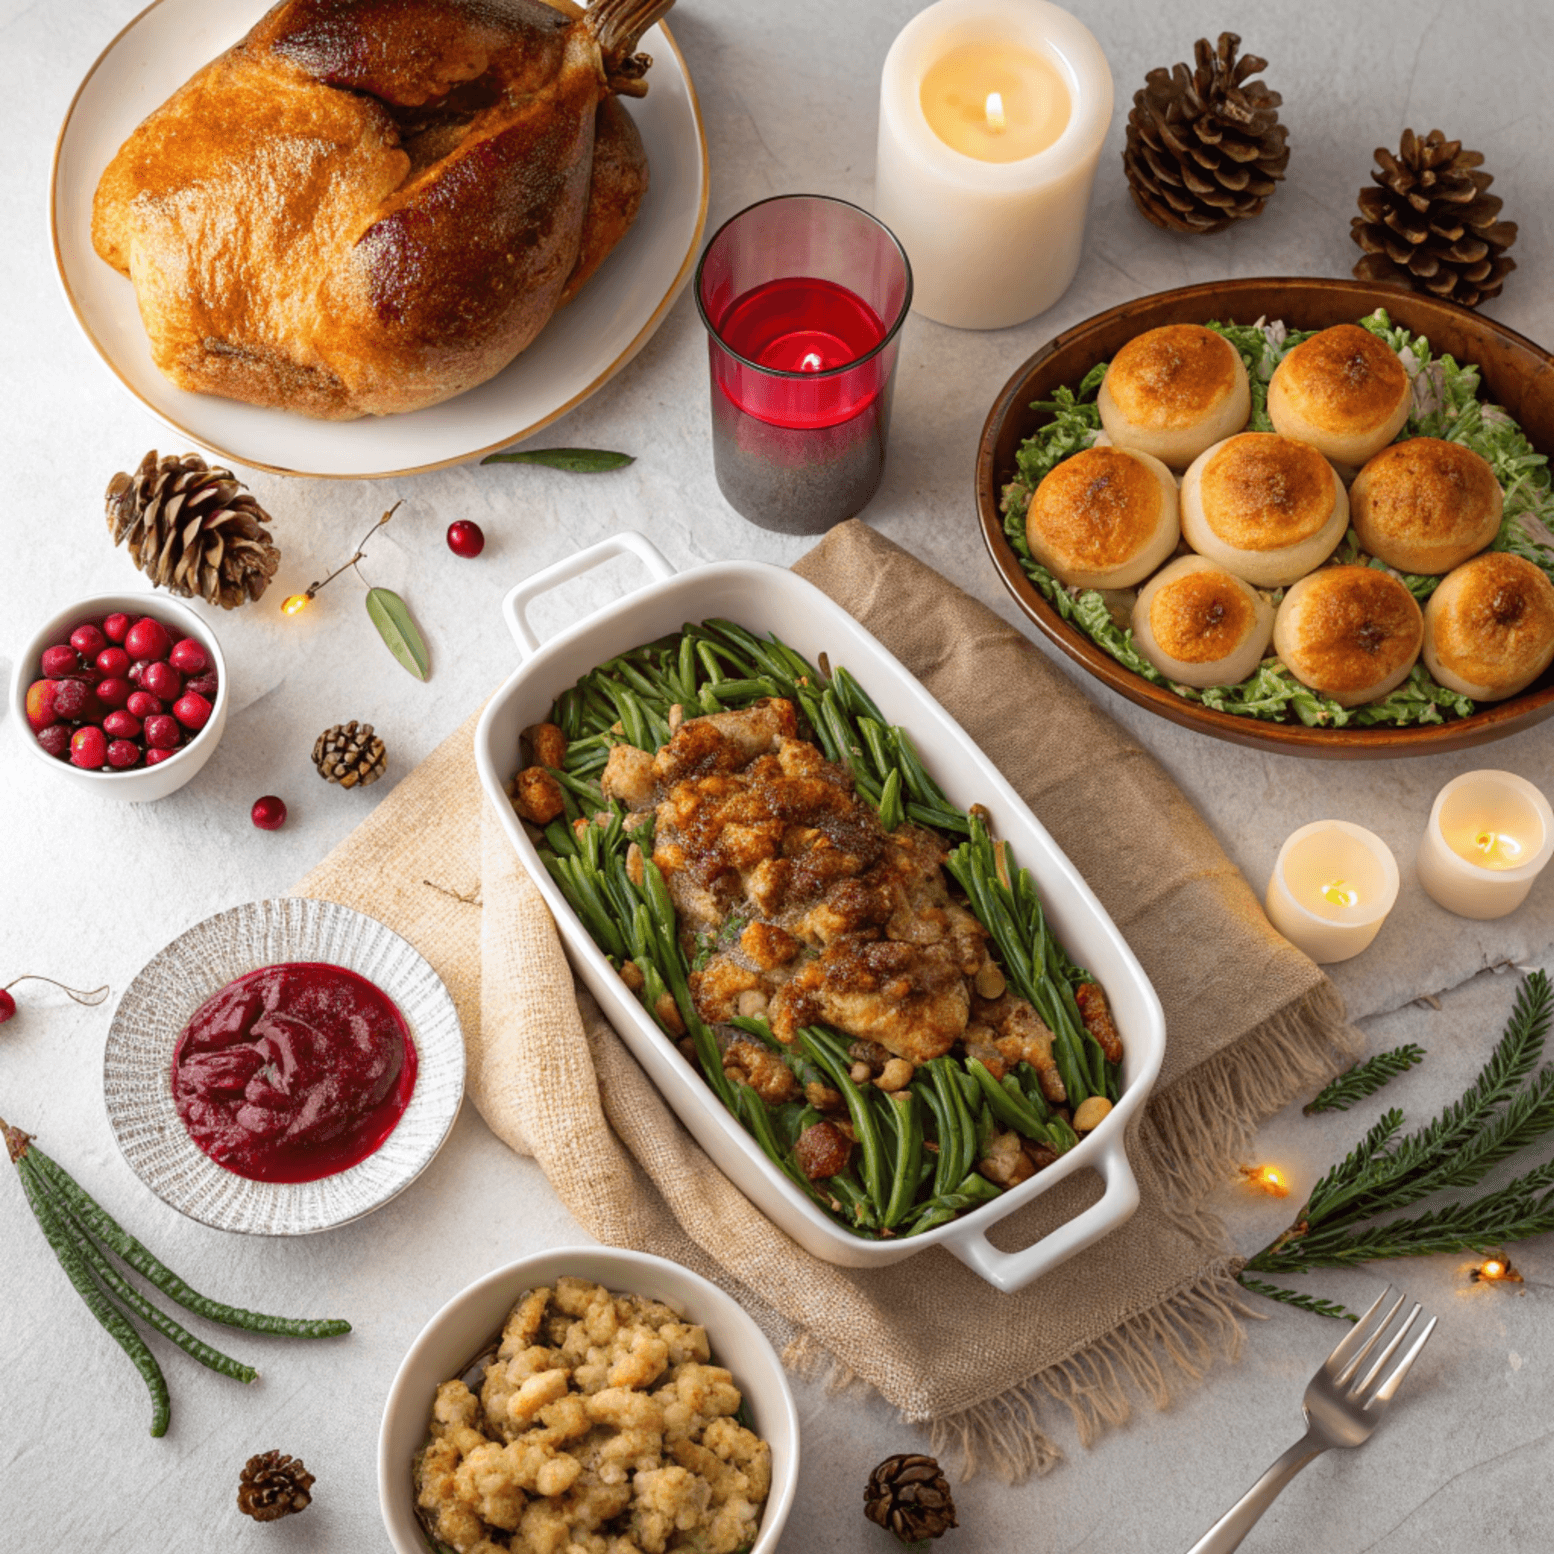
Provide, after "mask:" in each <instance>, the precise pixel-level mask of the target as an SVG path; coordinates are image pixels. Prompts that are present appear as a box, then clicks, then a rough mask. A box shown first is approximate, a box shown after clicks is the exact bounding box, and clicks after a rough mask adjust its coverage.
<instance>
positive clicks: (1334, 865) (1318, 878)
mask: <svg viewBox="0 0 1554 1554" xmlns="http://www.w3.org/2000/svg"><path fill="white" fill-rule="evenodd" d="M1397 896H1398V866H1397V860H1396V859H1395V858H1394V857H1393V856H1392V851H1391V849H1390V848H1389V847H1388V846H1387V844H1386V843H1385V842H1384V841H1382V839H1381V838H1380V837H1379V836H1377V835H1376V834H1375V833H1374V832H1372V831H1367V830H1366V829H1365V828H1364V827H1363V826H1356V825H1351V824H1350V823H1349V822H1348V821H1347V820H1317V821H1314V822H1313V823H1312V824H1311V825H1309V826H1302V827H1301V828H1300V829H1299V830H1298V831H1296V832H1294V833H1293V834H1292V835H1291V836H1290V837H1289V839H1288V840H1287V841H1286V842H1285V844H1284V846H1283V847H1281V848H1280V849H1279V857H1278V860H1277V862H1276V863H1275V864H1274V866H1273V876H1272V877H1271V878H1270V879H1269V881H1268V895H1267V899H1266V902H1265V905H1266V907H1267V910H1268V919H1269V921H1270V922H1271V923H1272V924H1273V926H1274V927H1275V928H1277V929H1278V930H1279V932H1280V933H1282V934H1283V935H1284V937H1285V938H1286V939H1288V940H1289V941H1290V943H1291V944H1293V945H1294V946H1295V947H1296V948H1297V949H1300V950H1304V951H1305V952H1306V954H1307V955H1309V956H1310V957H1311V958H1312V960H1314V961H1315V962H1316V963H1317V964H1318V965H1319V966H1330V965H1332V964H1333V963H1334V962H1336V961H1341V960H1348V959H1349V958H1350V957H1351V956H1354V955H1358V954H1359V953H1360V951H1361V950H1363V949H1365V948H1366V947H1367V946H1368V945H1369V944H1370V942H1371V940H1372V939H1374V938H1375V937H1376V935H1377V933H1378V932H1379V931H1380V929H1381V925H1382V923H1384V922H1385V921H1386V917H1387V913H1388V912H1390V911H1391V910H1392V905H1393V903H1394V902H1395V901H1396V900H1397Z"/></svg>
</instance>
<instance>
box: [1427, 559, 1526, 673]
mask: <svg viewBox="0 0 1554 1554" xmlns="http://www.w3.org/2000/svg"><path fill="white" fill-rule="evenodd" d="M1424 632H1425V634H1424V660H1425V664H1426V666H1427V667H1428V668H1429V670H1430V673H1431V674H1433V675H1434V676H1435V678H1436V679H1437V680H1439V681H1440V682H1441V684H1442V685H1444V686H1446V687H1447V688H1448V689H1449V690H1453V691H1459V692H1461V694H1462V695H1464V696H1471V697H1472V698H1473V699H1474V701H1503V700H1504V699H1505V698H1506V697H1507V696H1514V695H1515V694H1516V693H1517V692H1518V691H1520V690H1525V689H1526V687H1527V686H1529V685H1531V684H1532V682H1533V681H1534V680H1536V679H1537V678H1538V676H1539V675H1540V674H1542V673H1543V671H1544V670H1545V669H1547V668H1548V667H1549V665H1550V663H1554V583H1551V582H1550V581H1549V579H1548V574H1547V573H1546V572H1545V571H1544V570H1543V568H1542V567H1540V566H1538V565H1537V564H1536V563H1535V562H1531V561H1528V560H1526V559H1525V558H1524V557H1522V556H1512V555H1509V554H1508V553H1507V552H1505V551H1498V550H1492V551H1488V552H1486V553H1485V554H1484V555H1482V556H1476V557H1475V558H1474V559H1473V560H1472V561H1465V562H1464V563H1463V564H1462V565H1461V566H1460V567H1458V568H1457V570H1456V571H1455V572H1452V573H1451V574H1450V575H1449V576H1447V577H1446V578H1445V579H1444V580H1443V581H1442V582H1441V585H1440V587H1439V588H1437V589H1436V590H1435V592H1434V593H1433V594H1431V595H1430V602H1429V603H1428V604H1427V605H1426V606H1425V616H1424Z"/></svg>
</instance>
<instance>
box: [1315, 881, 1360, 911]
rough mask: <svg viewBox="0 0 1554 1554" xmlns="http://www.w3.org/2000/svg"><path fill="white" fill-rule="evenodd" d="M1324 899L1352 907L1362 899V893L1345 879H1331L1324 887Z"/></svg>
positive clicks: (1337, 904) (1334, 903)
mask: <svg viewBox="0 0 1554 1554" xmlns="http://www.w3.org/2000/svg"><path fill="white" fill-rule="evenodd" d="M1322 899H1323V900H1324V901H1329V902H1331V903H1332V904H1333V905H1334V906H1341V907H1352V906H1354V905H1356V904H1357V903H1358V901H1359V899H1360V893H1359V891H1357V890H1356V889H1355V888H1354V886H1353V885H1350V884H1347V883H1345V881H1343V880H1329V881H1328V882H1327V884H1325V885H1324V886H1323V887H1322Z"/></svg>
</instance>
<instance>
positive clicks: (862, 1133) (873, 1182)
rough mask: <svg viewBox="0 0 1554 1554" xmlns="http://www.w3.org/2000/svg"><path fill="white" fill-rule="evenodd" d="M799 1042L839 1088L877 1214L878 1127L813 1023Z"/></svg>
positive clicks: (880, 1192) (881, 1192)
mask: <svg viewBox="0 0 1554 1554" xmlns="http://www.w3.org/2000/svg"><path fill="white" fill-rule="evenodd" d="M799 1045H800V1046H801V1047H802V1048H803V1050H804V1051H805V1052H806V1053H807V1054H808V1055H809V1057H810V1059H811V1060H812V1061H813V1062H814V1063H815V1064H816V1066H817V1067H818V1068H820V1069H821V1070H822V1071H823V1072H824V1073H825V1074H826V1075H827V1076H828V1077H829V1078H830V1080H831V1084H832V1086H833V1087H834V1088H835V1089H836V1090H839V1091H840V1092H841V1095H842V1099H843V1100H844V1101H845V1102H846V1103H847V1112H848V1115H849V1116H850V1117H851V1118H852V1124H853V1132H855V1133H856V1134H857V1135H858V1148H859V1151H860V1154H861V1157H862V1166H863V1182H864V1187H865V1188H866V1190H867V1192H868V1195H869V1202H870V1203H871V1204H873V1205H874V1208H875V1209H876V1211H877V1212H878V1213H880V1214H883V1213H884V1212H885V1203H886V1193H885V1161H884V1156H883V1152H882V1149H881V1145H880V1135H879V1127H878V1125H877V1121H876V1118H875V1116H874V1113H873V1111H872V1110H871V1109H870V1106H869V1103H868V1101H867V1100H866V1099H865V1098H864V1096H863V1094H862V1092H861V1091H860V1090H859V1089H858V1086H857V1085H855V1084H854V1083H853V1080H852V1076H851V1075H850V1074H849V1073H848V1072H847V1068H846V1065H845V1064H843V1063H841V1062H838V1061H837V1059H836V1058H835V1057H834V1056H833V1055H832V1054H831V1053H830V1052H829V1051H828V1050H827V1048H826V1044H825V1039H824V1034H823V1033H819V1032H817V1031H816V1030H814V1029H813V1028H812V1027H805V1028H804V1029H802V1030H800V1031H799Z"/></svg>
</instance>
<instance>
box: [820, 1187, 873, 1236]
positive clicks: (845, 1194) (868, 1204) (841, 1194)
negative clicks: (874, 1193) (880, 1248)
mask: <svg viewBox="0 0 1554 1554" xmlns="http://www.w3.org/2000/svg"><path fill="white" fill-rule="evenodd" d="M827 1185H828V1186H829V1187H830V1190H831V1192H832V1193H833V1195H834V1196H835V1197H837V1198H839V1199H840V1200H841V1202H842V1204H843V1205H844V1206H845V1207H846V1208H847V1209H848V1210H850V1211H851V1216H852V1223H853V1228H854V1230H855V1232H856V1231H857V1228H858V1227H859V1226H862V1227H863V1229H864V1231H870V1232H871V1231H873V1230H875V1229H877V1228H878V1226H879V1214H878V1211H877V1210H876V1209H875V1206H874V1204H873V1202H872V1201H871V1199H870V1197H869V1194H868V1192H867V1191H866V1190H865V1189H864V1188H863V1187H861V1186H860V1185H859V1184H858V1183H857V1182H855V1181H853V1180H852V1178H851V1177H847V1176H833V1177H829V1178H828V1179H827ZM871 1239H872V1238H871Z"/></svg>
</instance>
